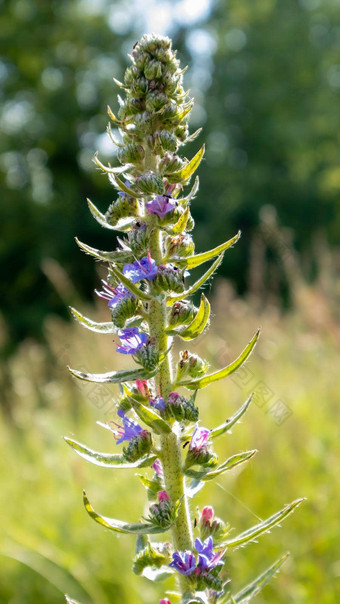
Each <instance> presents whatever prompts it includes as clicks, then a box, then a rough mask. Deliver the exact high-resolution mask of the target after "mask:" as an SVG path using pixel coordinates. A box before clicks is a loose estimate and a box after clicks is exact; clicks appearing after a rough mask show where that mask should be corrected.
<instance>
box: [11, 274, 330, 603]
mask: <svg viewBox="0 0 340 604" xmlns="http://www.w3.org/2000/svg"><path fill="white" fill-rule="evenodd" d="M299 290H300V294H299V295H300V300H301V307H300V309H299V310H296V311H294V312H290V313H288V314H286V316H284V317H282V316H281V315H280V313H279V311H278V310H277V309H276V308H275V307H274V306H272V307H267V308H266V309H265V311H264V312H262V313H259V311H258V310H256V311H254V309H253V308H252V307H251V306H249V305H247V304H245V303H244V301H242V300H240V299H237V298H235V297H234V295H233V293H232V291H231V289H230V286H228V285H227V284H226V283H224V282H222V281H221V282H220V285H219V287H217V288H216V293H217V296H216V297H215V299H214V300H212V308H213V312H214V313H216V317H217V318H216V321H215V322H214V325H213V327H212V329H211V332H210V333H209V334H208V335H205V336H202V337H201V339H200V341H198V342H197V344H196V345H194V348H193V351H194V352H197V353H198V354H203V355H204V356H205V358H207V359H208V360H209V361H210V362H211V365H212V367H216V368H217V367H221V366H223V364H225V362H228V360H229V359H231V358H234V357H235V356H236V355H237V354H238V353H239V352H240V350H241V348H242V347H243V346H244V344H245V343H246V342H247V341H248V340H249V337H250V335H251V334H252V333H253V331H254V328H255V327H256V326H257V325H258V324H259V322H260V323H261V325H262V336H261V339H260V342H259V344H258V347H257V349H256V353H255V354H254V355H253V357H252V358H251V360H250V362H249V363H247V365H246V366H245V368H244V369H243V370H241V372H239V373H237V374H235V375H234V376H233V377H232V378H229V379H228V380H226V381H224V382H221V383H216V384H214V385H213V386H211V389H210V392H209V396H208V397H207V395H206V393H205V392H204V391H202V392H201V393H200V394H199V395H198V397H197V403H198V405H199V406H200V413H201V416H202V425H206V426H208V427H214V426H217V425H219V424H220V423H221V422H222V421H224V420H225V419H226V418H227V417H229V416H230V415H231V414H232V413H233V412H234V411H236V409H238V408H239V406H240V405H241V403H242V402H244V400H246V398H247V396H248V395H249V393H250V392H251V391H253V390H256V392H257V395H256V397H255V401H254V403H253V404H252V405H251V407H250V408H249V410H248V412H247V414H246V415H245V416H244V418H242V424H241V425H236V426H235V427H234V428H233V430H232V434H226V435H225V436H224V437H223V438H221V439H220V440H219V441H218V443H217V447H218V449H217V453H218V455H219V457H220V459H221V460H222V459H225V458H227V457H228V456H230V455H231V454H234V453H237V452H239V451H243V450H245V449H252V448H257V449H258V450H259V452H258V454H257V455H256V456H255V458H254V460H253V461H252V462H250V464H248V466H247V467H246V468H245V469H243V470H242V471H238V470H236V471H234V472H232V473H228V474H227V475H224V476H222V477H221V478H220V480H218V481H217V484H215V483H213V484H212V483H210V484H208V485H207V486H206V487H205V488H204V489H203V491H202V492H201V493H199V494H198V496H197V498H195V500H194V501H193V503H192V508H193V510H194V509H195V506H196V505H199V506H201V507H202V505H209V504H213V505H214V507H215V510H216V513H217V514H218V515H219V516H223V518H225V519H226V520H227V521H228V522H230V523H231V525H232V526H233V527H235V531H236V532H235V534H237V532H240V531H242V530H245V529H247V528H248V527H250V526H252V525H253V524H256V523H257V521H258V518H262V519H264V518H266V517H267V516H269V515H270V514H272V513H273V512H274V511H276V510H277V509H280V508H281V507H283V505H284V504H285V503H287V502H289V501H292V500H294V499H295V498H297V497H300V496H306V497H307V498H308V501H307V502H305V503H304V505H303V507H302V508H301V509H299V510H298V511H297V512H296V513H295V514H294V515H293V516H292V517H291V518H290V519H289V520H287V521H286V522H285V525H284V527H283V528H282V529H280V528H275V529H273V531H272V534H269V535H265V536H263V537H261V538H260V540H261V543H259V544H258V545H257V544H256V543H254V544H251V545H249V547H248V548H247V552H246V553H245V551H244V550H243V549H240V550H239V551H237V552H235V553H234V554H233V556H232V559H230V561H229V560H228V562H227V572H228V573H229V574H230V576H231V578H232V581H233V585H234V587H235V589H237V588H240V587H241V586H243V585H244V584H246V583H247V581H248V580H250V579H251V578H253V577H254V576H255V575H256V574H257V572H260V571H261V570H264V569H265V568H267V566H269V564H270V563H271V562H272V561H273V560H275V559H276V558H278V557H279V556H280V555H281V554H282V553H283V552H285V551H290V552H291V557H290V559H289V561H288V562H287V563H286V565H284V567H283V569H282V571H281V572H280V574H279V575H278V577H277V578H276V579H275V581H272V582H271V583H270V584H269V585H268V586H266V588H265V589H264V591H263V592H262V593H261V595H260V596H258V598H257V599H256V601H257V602H258V604H269V603H271V604H272V603H273V602H275V604H286V602H298V603H299V604H310V603H311V602H315V599H317V600H318V601H319V602H322V604H336V603H338V602H339V598H340V586H339V576H340V558H339V547H338V541H339V522H338V509H337V505H336V502H337V501H338V500H339V495H340V492H339V491H340V482H339V472H338V464H337V459H338V457H339V453H340V451H339V438H338V433H339V405H338V379H337V377H338V363H337V358H338V351H339V343H340V331H339V328H338V329H336V323H334V319H332V316H331V315H329V316H328V318H327V317H326V315H325V313H323V317H324V323H322V324H319V325H316V322H315V320H314V315H315V314H318V310H320V305H322V303H324V304H325V303H326V304H327V300H326V299H325V298H323V297H322V296H321V294H320V292H319V291H316V290H312V289H310V288H308V287H305V286H300V287H299ZM301 308H303V312H302V310H301ZM82 309H83V310H84V312H86V313H89V314H90V315H91V316H93V318H94V319H97V320H102V319H105V318H106V311H105V312H104V308H103V305H102V304H101V303H100V301H98V307H97V310H95V309H93V308H91V309H86V308H84V307H83V308H82ZM226 316H228V318H229V320H228V322H226V321H225V317H226ZM292 333H295V334H296V335H295V337H294V343H293V344H292V338H291V334H292ZM45 339H46V342H47V343H48V348H46V346H42V345H39V344H37V343H33V342H28V341H26V342H25V343H23V344H21V345H20V347H19V348H18V349H17V351H16V353H15V355H13V356H12V358H11V360H10V362H9V364H8V372H9V380H10V383H11V384H12V385H11V387H8V390H7V395H8V397H9V399H10V401H11V410H12V421H13V424H12V425H11V424H10V423H9V422H5V421H4V418H1V419H0V443H1V444H0V476H1V483H2V485H5V488H2V489H1V492H0V505H1V509H2V510H4V513H3V514H2V515H1V519H0V534H1V545H0V562H1V563H0V603H1V604H8V603H10V604H31V603H33V602H39V603H40V604H59V603H60V604H62V602H64V600H63V593H64V591H66V592H68V593H70V595H72V596H73V597H74V598H76V599H79V601H80V602H82V604H109V603H113V602H119V603H122V604H125V603H129V604H150V602H156V601H158V599H157V598H160V597H162V596H164V586H163V584H160V585H157V584H151V583H149V582H148V581H147V580H146V579H140V578H138V577H136V576H135V575H133V573H132V572H131V563H132V562H131V560H132V557H133V551H134V538H133V537H132V536H127V535H120V536H116V535H114V534H112V533H111V532H110V531H105V530H103V529H102V528H101V527H98V526H97V525H96V524H95V523H94V522H92V521H91V520H90V519H89V518H88V516H87V514H86V512H85V510H84V508H83V506H82V501H81V491H82V489H83V488H85V489H86V491H87V492H88V495H89V497H91V500H92V502H93V504H94V505H95V506H96V507H97V508H98V510H100V511H101V512H102V513H104V514H107V515H108V516H112V517H117V518H121V519H124V520H127V521H136V520H137V519H138V514H142V513H143V502H144V499H145V495H144V487H143V486H142V484H141V483H140V481H139V479H138V478H137V476H135V475H134V472H133V471H131V472H126V471H125V472H121V471H120V470H119V469H111V470H110V469H107V468H98V467H96V466H93V465H92V464H88V463H87V462H86V461H85V460H83V459H81V458H80V457H78V456H77V455H75V454H74V452H73V451H71V449H70V448H69V447H68V446H67V445H66V444H65V443H64V442H63V440H62V439H61V435H62V434H65V435H67V436H71V437H73V438H75V439H78V440H79V441H80V442H85V443H86V444H87V445H88V446H90V447H93V448H94V449H97V450H103V451H107V452H109V451H112V452H115V451H116V450H118V449H119V446H116V444H115V441H114V440H113V438H112V435H111V434H110V433H109V432H108V431H107V430H103V429H102V428H101V427H100V426H96V425H95V422H96V420H100V421H107V420H109V419H114V418H115V412H114V408H115V406H114V403H113V399H112V397H114V396H116V395H117V387H116V386H114V385H106V384H104V385H94V384H88V383H83V382H79V381H76V380H73V379H72V378H71V377H70V376H69V375H68V373H67V371H66V369H65V365H66V364H67V363H70V362H72V364H73V365H75V363H76V366H77V367H78V368H81V367H83V368H86V369H88V370H93V371H97V370H103V368H104V369H106V370H111V369H112V368H113V366H114V367H115V368H119V365H118V367H117V362H118V364H119V363H122V362H124V359H123V360H122V359H121V358H120V359H118V356H119V355H116V354H113V355H112V350H113V344H112V339H111V336H108V337H107V338H103V337H102V336H99V335H98V336H95V335H94V334H93V333H91V332H87V331H86V330H84V329H82V327H81V326H79V325H76V324H74V325H70V324H66V323H65V322H64V321H62V320H61V319H58V318H54V319H50V320H49V321H47V322H46V324H45ZM236 342H237V344H236ZM191 348H192V347H191ZM112 357H113V358H112ZM111 358H112V360H110V361H109V360H108V359H111ZM125 362H126V361H125ZM325 366H327V367H328V369H327V372H326V371H324V370H322V369H321V368H323V367H325ZM42 452H43V453H42ZM144 511H145V510H144ZM164 538H165V539H166V535H165V537H164ZM141 581H142V584H141V583H140V582H141ZM165 586H166V588H168V589H170V588H171V581H170V582H168V583H166V584H165Z"/></svg>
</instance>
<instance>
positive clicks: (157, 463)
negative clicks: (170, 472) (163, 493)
mask: <svg viewBox="0 0 340 604" xmlns="http://www.w3.org/2000/svg"><path fill="white" fill-rule="evenodd" d="M152 467H153V469H154V470H155V472H156V474H157V476H159V477H160V478H163V476H164V473H163V467H162V464H161V461H160V460H159V459H158V458H157V459H156V461H154V462H153V464H152Z"/></svg>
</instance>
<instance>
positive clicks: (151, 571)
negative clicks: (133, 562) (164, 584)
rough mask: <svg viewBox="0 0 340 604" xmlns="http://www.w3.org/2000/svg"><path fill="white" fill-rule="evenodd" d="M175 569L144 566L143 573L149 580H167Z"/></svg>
mask: <svg viewBox="0 0 340 604" xmlns="http://www.w3.org/2000/svg"><path fill="white" fill-rule="evenodd" d="M173 574H174V573H173V571H172V569H171V568H169V567H166V566H162V567H161V568H150V566H149V567H148V568H144V570H143V572H142V575H143V577H145V578H146V579H148V580H149V581H157V582H158V581H165V579H168V578H169V577H171V575H173Z"/></svg>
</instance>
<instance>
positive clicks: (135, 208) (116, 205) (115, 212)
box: [105, 195, 139, 226]
mask: <svg viewBox="0 0 340 604" xmlns="http://www.w3.org/2000/svg"><path fill="white" fill-rule="evenodd" d="M138 212H139V204H138V201H137V199H135V198H134V197H130V195H122V196H119V197H118V198H117V199H116V201H114V202H113V203H111V205H110V206H109V208H108V210H107V212H106V214H105V218H106V220H107V222H108V223H109V224H111V225H112V226H115V225H116V224H117V222H118V221H119V220H120V219H121V218H127V217H129V216H138Z"/></svg>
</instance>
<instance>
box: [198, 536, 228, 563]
mask: <svg viewBox="0 0 340 604" xmlns="http://www.w3.org/2000/svg"><path fill="white" fill-rule="evenodd" d="M195 549H196V551H197V552H198V563H197V567H198V568H200V569H201V570H205V571H209V570H212V569H213V568H216V566H223V564H224V563H223V562H222V560H221V558H222V556H223V553H224V552H223V551H220V552H218V553H215V552H214V543H213V538H212V537H211V536H210V537H208V538H207V539H205V541H203V542H202V541H201V539H195Z"/></svg>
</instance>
